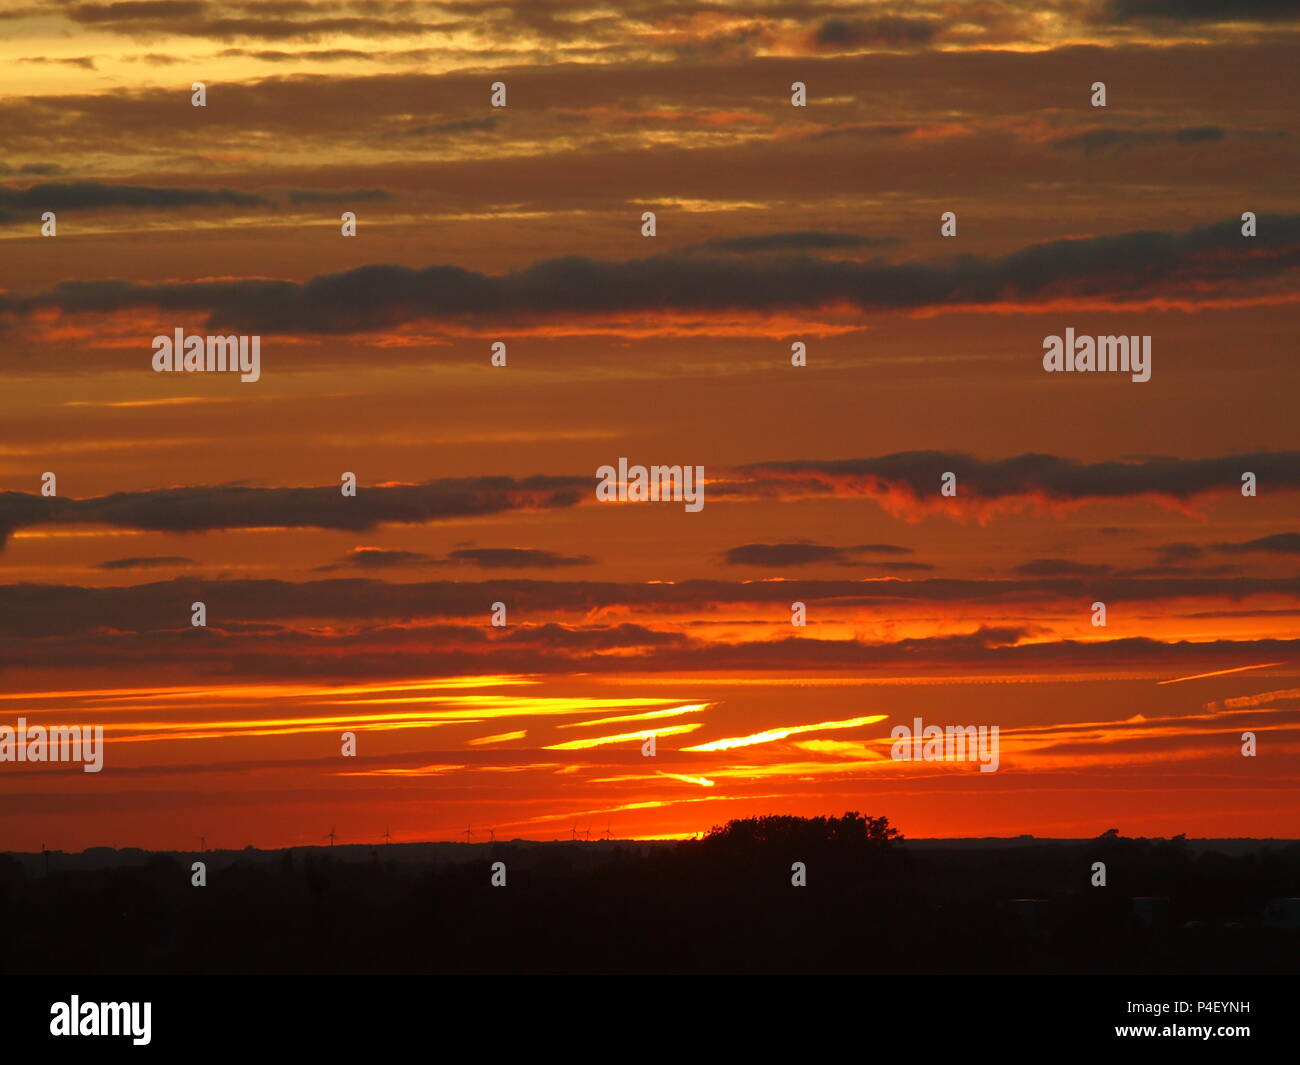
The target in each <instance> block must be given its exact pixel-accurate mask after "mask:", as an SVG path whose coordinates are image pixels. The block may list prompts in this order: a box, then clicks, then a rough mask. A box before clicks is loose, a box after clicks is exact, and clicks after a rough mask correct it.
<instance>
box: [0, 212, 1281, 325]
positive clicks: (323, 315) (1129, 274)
mask: <svg viewBox="0 0 1300 1065" xmlns="http://www.w3.org/2000/svg"><path fill="white" fill-rule="evenodd" d="M168 191H175V192H183V191H184V190H168ZM22 195H23V196H29V195H30V194H29V193H23V194H22ZM240 195H242V194H240ZM1297 266H1300V215H1275V216H1269V217H1268V218H1267V220H1266V221H1263V222H1261V225H1260V228H1259V236H1257V237H1255V238H1253V239H1251V240H1243V238H1242V236H1241V233H1240V222H1239V221H1237V220H1235V219H1234V220H1229V221H1225V222H1222V223H1217V224H1215V225H1210V226H1204V227H1201V228H1198V229H1192V230H1188V231H1186V232H1183V233H1168V232H1158V231H1139V232H1130V233H1123V234H1119V235H1115V236H1101V237H1088V238H1079V239H1068V240H1056V241H1050V242H1048V243H1043V244H1035V245H1030V246H1029V247H1027V248H1024V249H1022V250H1020V251H1017V252H1013V253H1012V254H1010V255H1006V256H1004V257H1002V258H997V259H981V258H977V257H975V256H963V257H961V258H957V259H953V260H949V261H947V262H943V263H921V262H904V263H888V262H883V261H880V260H874V261H870V262H855V261H847V260H845V261H841V260H829V259H822V258H817V257H812V256H808V255H793V254H792V255H781V256H771V257H768V256H753V257H734V256H724V257H710V256H704V255H697V254H681V253H676V254H674V253H667V254H663V255H655V256H651V257H649V258H644V259H630V260H624V261H618V262H602V261H598V260H594V259H590V258H586V257H584V256H580V255H570V256H565V257H562V258H557V259H546V260H543V261H540V262H537V263H534V264H533V265H531V266H528V267H525V268H523V269H520V270H515V271H512V272H510V273H507V274H503V275H499V276H489V275H486V274H481V273H477V272H475V271H472V270H466V269H462V268H461V267H457V266H429V267H426V268H424V269H412V268H410V267H407V266H398V265H371V266H362V267H357V268H356V269H353V270H348V271H345V272H343V273H337V274H322V275H319V276H317V277H315V278H312V279H311V280H310V281H307V282H302V283H299V282H292V281H276V280H253V279H246V280H232V281H192V282H171V283H161V284H138V283H133V282H129V281H115V280H99V281H66V282H62V283H60V284H58V285H56V286H55V287H54V288H53V289H51V290H49V291H47V292H45V293H41V294H38V295H34V296H26V297H20V296H14V295H3V294H0V314H3V313H5V312H6V311H7V312H9V313H11V314H23V313H27V314H31V313H35V312H39V311H41V310H44V309H47V308H55V309H58V310H61V311H64V312H66V313H69V314H75V313H77V312H82V311H85V312H108V311H117V310H123V309H127V308H132V307H156V308H160V309H164V310H169V311H178V310H184V311H195V312H200V313H204V312H206V314H207V326H208V327H209V328H210V329H220V330H222V331H236V332H249V333H258V334H283V333H303V334H311V333H326V334H349V333H360V332H369V331H373V330H382V329H389V328H393V327H395V326H398V325H401V324H404V323H409V322H413V321H421V320H428V319H438V318H445V319H453V320H459V319H466V318H469V319H473V318H476V317H481V316H485V315H490V316H492V317H493V319H494V320H500V316H502V315H515V316H520V317H532V318H536V319H538V320H543V319H550V318H552V317H554V316H556V315H575V314H579V315H580V314H584V313H585V314H592V315H598V314H608V313H613V312H619V313H627V312H636V311H640V312H644V313H653V312H656V311H661V310H668V309H680V310H689V311H706V310H718V311H722V310H748V311H759V310H774V309H778V308H812V307H823V306H830V305H843V304H849V305H852V306H855V307H857V308H858V309H859V310H861V311H863V312H867V313H870V312H887V311H900V310H911V309H917V308H922V307H934V308H944V309H949V310H951V309H954V308H958V307H960V306H962V305H963V304H970V305H982V304H995V303H1002V302H1006V301H1010V300H1020V301H1030V302H1032V301H1039V300H1049V299H1062V298H1066V297H1075V298H1084V297H1091V298H1097V297H1107V298H1109V299H1111V300H1112V301H1114V302H1116V303H1120V302H1124V301H1128V300H1137V299H1142V298H1150V297H1151V296H1152V295H1153V294H1167V293H1170V292H1175V293H1177V292H1183V293H1186V294H1188V295H1195V297H1196V298H1197V299H1199V300H1205V299H1206V298H1207V293H1208V292H1209V291H1210V290H1212V289H1214V288H1215V287H1219V286H1232V285H1239V284H1242V283H1245V282H1249V281H1253V280H1258V279H1264V278H1273V277H1277V276H1280V275H1283V274H1286V273H1288V272H1290V271H1291V270H1294V269H1295V268H1296V267H1297Z"/></svg>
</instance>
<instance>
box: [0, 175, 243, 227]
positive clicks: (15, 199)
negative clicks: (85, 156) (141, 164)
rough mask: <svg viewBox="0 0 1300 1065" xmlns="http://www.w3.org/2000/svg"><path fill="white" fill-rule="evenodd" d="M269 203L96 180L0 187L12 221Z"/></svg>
mask: <svg viewBox="0 0 1300 1065" xmlns="http://www.w3.org/2000/svg"><path fill="white" fill-rule="evenodd" d="M266 202H267V201H266V200H264V199H262V197H260V196H254V195H252V194H251V193H247V192H237V191H235V190H234V189H195V188H150V187H149V186H146V185H104V184H100V183H99V182H97V181H76V182H64V183H59V184H43V185H29V186H28V187H27V188H25V189H18V188H12V187H8V188H7V187H0V217H5V218H12V217H13V216H14V214H15V213H16V212H17V211H19V210H28V211H62V210H69V209H86V210H98V209H103V208H115V207H131V208H141V207H144V208H156V209H164V208H171V207H214V206H220V207H256V206H262V205H265V204H266Z"/></svg>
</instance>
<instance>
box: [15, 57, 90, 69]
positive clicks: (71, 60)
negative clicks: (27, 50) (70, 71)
mask: <svg viewBox="0 0 1300 1065" xmlns="http://www.w3.org/2000/svg"><path fill="white" fill-rule="evenodd" d="M18 62H20V63H57V64H61V65H63V66H69V67H82V68H83V69H85V70H94V69H95V57H94V56H93V55H82V56H72V57H68V58H66V59H48V58H46V57H45V56H30V57H24V58H21V59H19V60H18Z"/></svg>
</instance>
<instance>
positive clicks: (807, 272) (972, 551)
mask: <svg viewBox="0 0 1300 1065" xmlns="http://www.w3.org/2000/svg"><path fill="white" fill-rule="evenodd" d="M1040 6H1041V5H1027V4H1017V3H1010V2H1007V3H998V2H994V3H979V4H966V5H963V4H957V5H953V4H947V3H944V4H940V3H933V4H927V3H920V4H909V5H894V4H874V5H873V4H868V5H863V4H854V5H837V4H832V3H811V4H808V5H800V6H799V7H798V8H797V9H796V8H794V7H791V6H790V5H786V4H758V5H752V4H747V5H744V6H743V7H741V6H732V5H722V6H715V7H713V8H711V9H710V10H709V11H707V12H706V11H691V10H689V9H683V8H680V7H678V6H675V5H667V4H663V3H658V2H650V0H647V2H645V3H631V4H627V5H619V8H618V10H616V11H615V10H612V9H605V8H594V7H591V6H589V5H583V4H581V3H578V2H576V0H575V2H573V3H568V2H567V0H564V2H559V3H555V4H548V5H537V4H532V3H527V2H523V3H520V4H512V3H506V4H502V5H495V6H492V7H491V8H484V7H483V6H482V5H477V4H470V3H442V4H433V3H420V2H416V3H411V4H404V5H389V6H383V7H381V8H376V7H375V6H374V5H369V4H363V3H352V2H350V0H337V2H331V0H316V2H312V3H308V4H292V5H278V4H272V3H265V4H259V3H245V4H236V3H223V2H219V0H197V2H187V3H180V2H176V3H172V2H169V0H165V2H162V3H149V4H132V3H109V4H86V5H72V4H65V3H48V4H43V5H37V4H33V5H11V6H10V7H9V8H8V9H5V10H0V30H2V32H0V144H4V145H5V150H4V153H3V155H2V156H0V249H2V251H0V367H2V372H3V374H4V380H5V386H6V387H5V388H4V389H3V391H2V392H0V565H3V567H4V569H5V573H4V574H3V575H2V576H0V727H3V726H9V727H13V726H14V725H16V723H17V720H18V718H19V717H23V718H24V719H25V720H26V721H27V722H28V723H29V724H36V723H40V724H44V725H63V724H82V725H96V724H97V725H101V726H103V727H104V729H105V733H106V736H107V741H108V744H107V750H106V754H105V762H104V769H103V771H102V772H100V773H83V772H82V771H81V770H80V767H78V766H69V765H31V764H16V763H10V762H0V796H2V797H3V801H0V849H20V850H21V849H27V850H31V849H36V848H38V847H39V846H40V845H41V844H42V843H44V844H46V845H48V846H50V847H52V848H61V849H65V850H74V849H80V848H82V847H85V846H92V845H113V846H127V845H135V846H142V847H151V848H182V847H192V846H194V844H195V841H196V840H197V838H198V837H199V836H200V835H203V836H206V837H207V839H208V841H209V844H210V845H215V846H232V847H242V846H244V845H246V844H249V843H252V844H255V845H257V846H261V847H270V846H279V845H288V844H308V843H318V842H321V841H322V840H323V839H324V837H325V834H326V833H327V832H328V831H329V830H330V829H331V826H333V827H335V828H336V829H337V833H338V839H339V841H340V842H369V841H377V840H378V839H380V838H381V837H382V835H383V833H384V831H385V830H386V829H387V830H389V831H391V833H392V836H393V838H395V839H399V840H418V839H452V838H457V837H458V836H461V837H463V834H464V831H465V828H466V826H467V825H469V826H473V828H474V830H475V831H476V832H482V833H483V834H484V836H485V837H486V832H487V829H488V828H493V829H495V831H496V833H497V835H498V837H499V838H508V837H511V836H520V837H524V838H537V839H551V838H556V837H566V838H567V836H568V835H569V834H570V833H571V832H572V831H573V830H574V829H575V828H576V829H577V831H578V832H579V833H583V832H585V831H586V830H587V829H590V830H591V834H592V836H593V838H594V837H596V836H597V835H600V834H602V833H603V832H605V831H606V830H607V829H608V830H609V831H610V832H612V833H613V834H614V835H616V836H621V837H631V836H645V837H650V836H668V835H679V834H691V833H695V832H698V831H701V830H704V829H707V828H708V827H709V826H711V825H713V824H719V823H722V822H723V821H725V820H727V819H728V818H731V817H737V816H744V815H748V814H760V813H804V814H815V813H839V812H843V811H844V810H847V809H858V810H861V811H863V812H865V813H870V814H871V815H873V816H881V815H883V816H887V817H889V818H890V820H891V823H893V824H895V825H896V826H897V827H898V828H899V829H900V830H901V831H903V832H904V834H906V835H909V836H960V835H1017V834H1020V833H1025V832H1028V833H1034V834H1036V835H1055V836H1090V835H1096V834H1099V833H1100V832H1102V831H1104V830H1105V829H1107V828H1109V827H1112V826H1116V827H1119V828H1120V829H1121V830H1122V831H1123V832H1124V833H1125V834H1126V835H1172V834H1174V833H1178V832H1185V833H1187V834H1188V835H1193V836H1195V835H1204V836H1294V835H1295V834H1296V825H1297V824H1298V823H1300V820H1298V818H1297V814H1298V813H1300V803H1297V800H1296V797H1295V796H1296V794H1297V791H1296V779H1295V778H1296V773H1295V769H1294V767H1295V765H1296V760H1295V756H1296V754H1297V753H1300V734H1298V733H1300V724H1298V721H1297V715H1298V713H1300V683H1298V682H1297V680H1296V677H1297V673H1298V672H1300V638H1298V637H1297V633H1296V621H1297V618H1300V571H1298V568H1297V561H1298V560H1300V524H1298V522H1300V509H1298V507H1297V503H1298V501H1300V449H1297V445H1296V434H1295V395H1296V385H1297V373H1296V370H1295V353H1294V335H1295V328H1296V298H1297V288H1296V284H1295V281H1296V263H1297V262H1300V258H1298V257H1297V250H1298V249H1300V206H1297V192H1296V187H1295V181H1294V174H1295V170H1296V164H1297V161H1300V160H1298V159H1297V144H1298V143H1300V142H1298V141H1297V139H1296V138H1297V129H1296V125H1295V117H1294V116H1295V114H1296V103H1297V92H1296V89H1297V77H1298V75H1297V67H1296V64H1295V63H1294V55H1295V45H1296V33H1297V28H1298V27H1297V20H1296V18H1295V16H1294V15H1288V14H1287V13H1285V12H1281V11H1278V10H1276V9H1274V8H1273V7H1272V6H1271V5H1261V6H1259V8H1258V10H1256V6H1255V5H1246V6H1245V7H1239V8H1237V9H1235V10H1234V9H1233V8H1232V7H1231V5H1224V6H1223V9H1222V11H1218V12H1217V13H1216V10H1215V5H1206V4H1199V5H1198V4H1191V3H1187V4H1181V3H1163V4H1154V3H1145V2H1139V0H1127V2H1124V3H1110V2H1104V0H1097V2H1092V0H1080V2H1078V3H1068V4H1062V5H1056V6H1054V8H1053V9H1052V12H1051V13H1050V14H1049V13H1046V12H1043V11H1041V10H1037V8H1038V7H1040ZM195 81H204V82H205V83H206V85H207V92H208V102H207V106H206V107H204V108H195V107H192V106H191V103H190V93H191V85H192V83H193V82H195ZM495 81H503V82H505V83H506V85H507V87H508V104H507V106H506V107H504V108H493V107H491V106H490V85H491V84H492V83H493V82H495ZM794 81H802V82H804V83H805V84H806V86H807V90H808V106H807V107H805V108H795V107H792V106H791V103H790V88H789V87H790V85H791V83H792V82H794ZM1095 81H1104V82H1106V84H1107V88H1108V104H1107V106H1106V107H1105V108H1094V107H1092V106H1091V105H1090V102H1089V98H1090V93H1091V88H1090V87H1091V85H1092V84H1093V82H1095ZM46 210H51V211H54V212H55V214H56V217H57V227H58V228H57V236H56V237H52V238H51V237H44V236H42V235H41V232H40V230H41V215H42V212H44V211H46ZM344 211H353V212H355V213H356V216H357V235H356V236H355V237H343V236H342V235H341V233H340V215H341V214H342V212H344ZM644 211H653V212H655V214H656V222H657V232H656V235H655V236H654V237H644V236H642V234H641V219H642V213H643V212H644ZM945 211H953V212H955V213H956V214H957V217H958V231H957V236H956V237H952V238H944V237H941V236H940V232H939V219H940V215H941V214H942V213H943V212H945ZM1246 211H1250V212H1254V213H1255V214H1256V216H1257V219H1258V234H1257V235H1256V236H1255V237H1253V238H1247V237H1243V236H1242V235H1241V233H1240V226H1241V222H1240V217H1241V214H1242V213H1243V212H1246ZM177 328H180V329H184V330H185V331H186V332H190V333H194V332H198V333H202V334H208V333H217V334H256V335H259V336H261V338H262V340H261V352H262V365H261V379H260V380H259V381H257V382H256V383H241V382H240V381H239V379H238V377H237V376H231V375H224V374H175V373H163V374H159V373H154V372H153V371H152V369H151V365H150V359H151V356H152V347H151V341H152V338H153V337H154V336H155V335H156V334H160V333H161V334H164V335H171V334H172V332H173V331H174V330H175V329H177ZM1067 328H1073V329H1074V330H1075V331H1076V332H1077V333H1079V334H1090V335H1111V334H1123V335H1130V334H1131V335H1149V336H1151V337H1152V350H1153V365H1152V376H1151V380H1150V381H1147V382H1145V383H1135V382H1133V381H1130V380H1129V378H1128V376H1127V375H1119V374H1092V375H1087V374H1047V373H1044V371H1043V368H1042V363H1041V359H1042V352H1043V338H1044V337H1045V336H1048V335H1059V334H1063V333H1064V332H1065V330H1066V329H1067ZM498 340H500V341H504V342H505V343H506V344H507V347H508V361H507V365H506V366H505V367H493V366H492V365H491V364H490V362H489V358H490V354H491V345H492V343H493V342H494V341H498ZM796 341H799V342H803V343H805V344H806V346H807V353H808V364H807V366H805V367H798V368H796V367H793V366H791V364H790V352H791V345H792V344H793V343H795V342H796ZM623 456H626V457H627V458H628V459H629V460H630V461H631V462H633V463H644V464H647V465H649V464H654V463H662V464H689V465H696V464H698V465H702V466H703V467H704V468H705V471H706V489H705V505H704V507H703V509H702V510H700V511H699V512H698V513H688V512H686V511H685V510H684V508H683V506H682V505H681V504H680V503H602V502H598V501H597V498H596V495H595V486H596V483H597V479H596V477H595V471H596V470H597V468H598V467H600V466H602V465H604V464H609V463H617V462H618V460H619V458H620V457H623ZM951 470H956V471H958V476H959V492H958V495H957V496H956V497H954V498H945V497H942V496H940V494H939V483H940V475H941V474H942V473H943V472H945V471H951ZM345 471H347V472H353V473H355V475H356V478H357V483H358V493H357V496H356V497H355V498H347V497H343V496H342V495H341V493H340V491H339V485H340V478H341V476H342V474H343V473H344V472H345ZM1243 471H1252V472H1255V473H1256V474H1257V477H1258V483H1259V488H1258V494H1257V495H1256V496H1254V497H1249V498H1247V497H1243V495H1242V494H1241V492H1240V483H1241V473H1242V472H1243ZM47 472H52V473H54V474H55V475H56V477H57V498H53V499H50V498H46V497H44V496H42V494H41V480H42V475H43V474H45V473H47ZM195 601H202V602H204V603H205V604H206V607H207V613H208V618H207V626H206V628H204V629H196V628H194V627H193V626H192V625H191V623H190V620H191V619H190V612H191V609H190V608H191V604H192V603H193V602H195ZM796 601H797V602H802V603H804V604H805V605H806V609H807V622H808V623H807V625H806V626H805V627H794V626H792V625H791V624H790V619H791V604H792V603H794V602H796ZM1096 601H1101V602H1105V603H1106V605H1107V611H1108V617H1107V624H1106V626H1105V627H1104V628H1101V627H1096V626H1094V625H1093V624H1092V604H1093V603H1094V602H1096ZM495 602H504V603H505V604H506V605H507V612H508V624H507V625H506V626H505V627H504V628H494V627H493V626H492V625H491V624H490V619H489V613H490V611H491V609H492V604H493V603H495ZM1183 678H1186V679H1183ZM1174 680H1178V681H1179V682H1178V683H1168V682H1170V681H1174ZM917 717H919V718H921V719H922V720H923V722H924V723H925V724H938V725H963V726H964V725H974V726H994V725H996V726H998V728H999V730H1000V736H1001V761H1000V766H999V768H998V771H997V772H993V773H987V772H986V773H981V772H979V771H978V766H977V765H976V764H974V763H970V762H964V763H934V762H928V763H926V762H921V763H917V762H906V761H896V760H894V759H893V758H891V757H890V747H891V740H890V735H891V729H893V728H894V727H895V726H897V725H899V724H908V725H910V724H911V723H912V721H913V720H914V719H915V718H917ZM648 730H654V731H655V732H656V733H657V736H656V754H655V756H654V757H653V758H649V757H643V755H642V753H641V747H642V742H643V738H644V736H645V735H646V734H647V731H648ZM1246 731H1250V732H1253V733H1254V734H1255V736H1256V737H1257V742H1258V755H1257V757H1253V758H1245V757H1242V754H1241V736H1242V733H1243V732H1246ZM343 732H353V733H354V734H355V735H356V737H357V753H356V757H343V756H341V753H340V749H341V744H342V741H341V739H340V737H341V734H342V733H343ZM754 737H758V741H757V742H749V741H747V742H745V743H743V744H739V743H731V744H728V743H723V742H720V741H727V740H732V741H736V740H740V739H744V738H750V739H751V740H752V739H753V738H754ZM601 739H603V740H604V741H605V742H601V743H594V744H593V743H586V742H584V741H589V740H601ZM689 748H703V749H698V750H691V749H689Z"/></svg>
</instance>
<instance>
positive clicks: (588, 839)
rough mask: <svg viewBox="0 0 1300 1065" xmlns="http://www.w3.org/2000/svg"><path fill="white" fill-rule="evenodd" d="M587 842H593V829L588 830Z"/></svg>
mask: <svg viewBox="0 0 1300 1065" xmlns="http://www.w3.org/2000/svg"><path fill="white" fill-rule="evenodd" d="M587 842H588V843H590V842H591V829H590V828H588V829H587Z"/></svg>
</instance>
